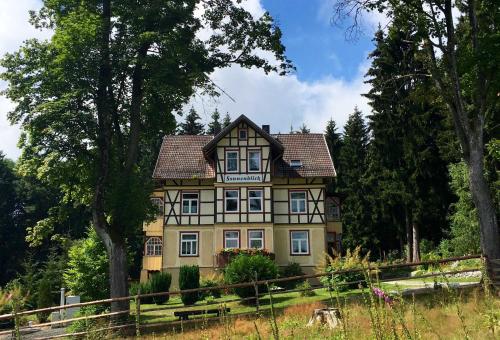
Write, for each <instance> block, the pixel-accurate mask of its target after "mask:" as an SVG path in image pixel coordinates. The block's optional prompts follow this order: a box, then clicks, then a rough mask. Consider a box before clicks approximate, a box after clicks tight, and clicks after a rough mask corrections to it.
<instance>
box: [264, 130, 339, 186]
mask: <svg viewBox="0 0 500 340" xmlns="http://www.w3.org/2000/svg"><path fill="white" fill-rule="evenodd" d="M273 137H274V138H276V139H277V140H278V141H280V142H281V144H282V145H283V147H284V148H285V151H284V152H283V157H282V159H280V160H278V161H277V163H276V164H275V170H274V175H275V176H280V177H281V176H283V177H334V176H335V168H334V166H333V162H332V158H331V157H330V152H329V151H328V146H327V145H326V141H325V137H324V135H323V134H320V133H294V134H278V135H273ZM292 160H300V161H301V162H302V166H301V167H300V168H292V167H291V166H290V161H292Z"/></svg>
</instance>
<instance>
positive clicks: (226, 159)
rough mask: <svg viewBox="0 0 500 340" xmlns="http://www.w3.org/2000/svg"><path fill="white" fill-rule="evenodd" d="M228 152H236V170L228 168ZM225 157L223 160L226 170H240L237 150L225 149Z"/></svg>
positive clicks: (232, 171)
mask: <svg viewBox="0 0 500 340" xmlns="http://www.w3.org/2000/svg"><path fill="white" fill-rule="evenodd" d="M230 153H235V154H236V170H229V157H228V154H230ZM225 156H226V158H225V159H224V162H225V163H226V164H225V166H226V172H231V173H234V172H238V171H240V152H239V151H238V150H226V154H225Z"/></svg>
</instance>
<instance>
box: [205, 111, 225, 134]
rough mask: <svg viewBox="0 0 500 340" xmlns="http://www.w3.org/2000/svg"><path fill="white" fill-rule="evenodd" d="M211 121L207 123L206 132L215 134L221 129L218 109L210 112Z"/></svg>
mask: <svg viewBox="0 0 500 340" xmlns="http://www.w3.org/2000/svg"><path fill="white" fill-rule="evenodd" d="M211 118H212V121H211V122H210V123H208V129H207V134H208V135H216V134H218V133H219V132H220V131H221V130H222V124H221V122H220V113H219V110H217V109H215V111H214V112H213V113H212V116H211Z"/></svg>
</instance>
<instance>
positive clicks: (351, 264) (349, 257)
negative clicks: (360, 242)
mask: <svg viewBox="0 0 500 340" xmlns="http://www.w3.org/2000/svg"><path fill="white" fill-rule="evenodd" d="M360 249H361V248H360V247H357V248H356V249H355V250H354V251H353V252H352V253H351V252H350V251H349V250H348V251H347V254H346V256H345V257H344V258H340V257H337V258H335V259H334V258H331V257H329V259H328V264H327V265H326V267H325V268H324V269H323V271H324V272H326V273H333V272H336V271H340V270H354V269H361V268H363V267H367V265H368V256H369V255H366V256H365V257H364V258H362V257H361V255H360ZM364 280H365V275H364V273H363V272H362V271H358V272H348V273H340V274H333V275H328V276H323V277H321V279H320V281H321V283H323V284H324V285H326V286H328V288H329V289H335V290H337V291H340V292H342V291H346V290H349V289H355V288H358V286H359V285H360V283H350V284H346V283H347V282H353V281H364ZM361 284H362V285H363V286H365V287H366V282H362V283H361Z"/></svg>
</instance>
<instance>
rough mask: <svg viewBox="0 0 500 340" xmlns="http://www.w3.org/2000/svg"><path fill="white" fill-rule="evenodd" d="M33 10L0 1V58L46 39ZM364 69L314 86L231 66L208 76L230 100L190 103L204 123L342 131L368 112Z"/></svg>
mask: <svg viewBox="0 0 500 340" xmlns="http://www.w3.org/2000/svg"><path fill="white" fill-rule="evenodd" d="M243 4H244V6H245V8H246V9H247V10H249V11H250V12H251V13H252V15H254V16H255V17H259V16H260V15H262V14H263V13H264V8H263V7H262V5H261V3H260V1H259V0H249V1H246V2H243ZM39 6H40V2H39V1H38V0H1V1H0V54H1V55H3V54H4V53H5V52H11V51H14V50H16V49H17V48H18V47H19V45H20V44H21V43H22V41H23V40H25V39H27V38H31V37H42V38H45V37H47V36H48V33H47V32H40V31H38V30H35V29H34V28H32V27H31V26H30V25H29V23H28V10H29V9H36V8H38V7H39ZM366 66H367V65H366V64H363V65H360V69H359V72H358V75H357V76H356V77H355V78H354V79H350V80H346V79H341V78H333V77H325V78H323V79H320V80H317V81H314V82H306V81H301V80H300V79H298V78H297V77H296V76H295V75H289V76H286V77H280V76H278V75H276V74H270V75H267V76H266V75H265V74H264V73H263V72H262V71H261V70H256V69H250V70H248V69H242V68H239V67H237V66H234V67H231V68H228V69H224V70H218V71H216V72H215V73H214V74H213V75H212V79H213V81H214V82H215V83H216V84H217V85H218V86H220V87H221V88H223V89H224V90H225V91H226V92H227V93H228V94H229V95H230V96H231V97H233V98H234V99H235V101H234V102H233V101H232V100H231V99H229V98H228V96H226V95H224V94H223V95H222V96H221V97H219V98H215V99H214V98H206V97H199V96H197V97H195V98H194V99H193V100H192V104H193V105H194V106H195V107H196V108H197V110H198V112H199V113H200V115H201V116H202V118H203V119H204V120H205V122H207V121H209V119H210V114H211V113H212V112H213V110H214V109H215V108H218V109H219V111H220V112H221V113H222V114H225V113H226V112H229V113H230V115H231V117H232V118H236V117H237V116H238V115H239V114H245V115H247V116H248V117H249V118H250V119H252V120H254V121H255V122H256V123H257V124H270V125H271V130H272V132H282V133H286V132H288V131H289V130H290V125H293V126H294V128H298V127H299V126H300V125H301V124H302V123H305V124H306V125H307V126H309V127H310V128H311V131H312V132H322V131H323V130H324V128H325V125H326V121H327V120H328V119H330V117H332V118H333V119H334V120H335V121H336V122H337V125H338V126H340V127H343V125H344V124H345V122H346V120H347V117H348V115H349V114H350V113H351V112H352V111H353V108H354V106H356V105H357V106H358V107H359V108H360V109H361V110H362V111H363V112H364V113H365V114H367V113H368V112H369V108H368V105H367V101H366V99H365V98H364V97H362V96H361V94H362V93H366V92H367V91H368V86H367V85H366V84H364V83H363V75H364V73H365V71H366ZM4 87H5V83H3V84H2V83H0V88H4ZM12 107H13V105H12V103H11V102H10V101H9V100H7V99H6V98H4V97H0V150H2V151H3V152H4V153H6V154H7V156H8V157H10V158H17V157H18V156H19V154H20V151H19V149H17V147H16V144H17V140H18V137H19V128H18V127H17V126H10V125H9V123H8V122H7V119H6V115H7V112H8V111H9V110H10V109H12Z"/></svg>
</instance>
